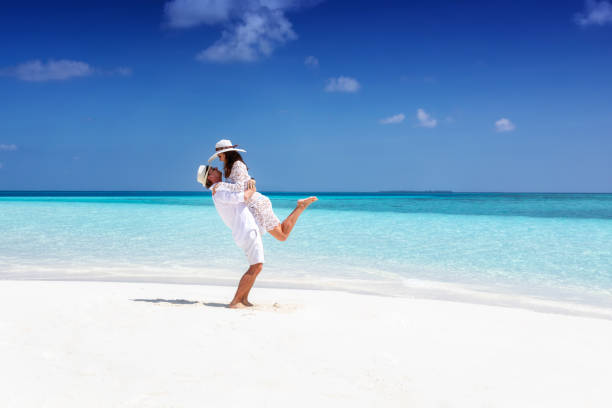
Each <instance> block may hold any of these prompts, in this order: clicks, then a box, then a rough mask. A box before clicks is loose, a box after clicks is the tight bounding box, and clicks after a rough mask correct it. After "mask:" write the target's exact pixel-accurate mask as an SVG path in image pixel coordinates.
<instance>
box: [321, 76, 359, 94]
mask: <svg viewBox="0 0 612 408" xmlns="http://www.w3.org/2000/svg"><path fill="white" fill-rule="evenodd" d="M359 88H361V85H360V84H359V82H357V80H356V79H355V78H349V77H344V76H339V77H338V78H329V79H328V80H327V85H326V86H325V91H327V92H357V91H358V90H359Z"/></svg>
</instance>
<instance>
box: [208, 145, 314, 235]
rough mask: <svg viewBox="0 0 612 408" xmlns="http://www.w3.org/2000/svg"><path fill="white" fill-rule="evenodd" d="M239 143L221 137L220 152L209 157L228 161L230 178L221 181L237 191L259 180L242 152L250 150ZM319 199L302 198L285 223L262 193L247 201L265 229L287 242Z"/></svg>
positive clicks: (218, 146) (226, 164)
mask: <svg viewBox="0 0 612 408" xmlns="http://www.w3.org/2000/svg"><path fill="white" fill-rule="evenodd" d="M237 146H238V145H232V142H231V141H229V140H220V141H219V142H218V143H217V145H216V146H215V149H216V153H215V154H214V155H213V156H212V157H211V158H210V159H209V160H208V161H209V162H210V161H212V160H214V158H215V157H219V160H221V161H222V162H223V164H224V168H223V175H224V176H225V180H226V182H224V183H219V184H222V185H223V186H224V187H226V188H228V189H230V190H231V191H234V192H240V191H244V190H245V189H247V188H248V187H249V186H250V184H251V183H253V184H254V183H255V180H253V179H251V176H250V175H249V171H248V168H247V166H246V164H245V163H244V160H243V159H242V156H241V155H240V153H239V152H246V151H245V150H242V149H237V148H236V147H237ZM213 193H214V189H213ZM317 200H318V198H317V197H308V198H304V199H301V200H298V201H297V206H296V207H295V209H294V210H293V211H292V212H291V214H289V216H288V217H287V218H286V219H285V220H284V221H283V222H282V223H281V222H280V220H279V219H278V217H276V215H275V214H274V211H273V210H272V203H271V202H270V199H269V198H268V197H266V196H265V195H263V194H261V193H259V192H256V193H254V194H253V195H252V196H251V198H250V199H249V200H248V201H247V207H248V208H249V211H250V212H251V214H253V217H254V218H255V221H256V222H257V225H258V226H259V228H260V229H261V230H262V231H264V232H265V231H268V233H270V235H272V236H273V237H274V238H276V239H278V240H279V241H286V240H287V238H288V237H289V234H290V233H291V230H292V229H293V227H294V226H295V223H296V222H297V219H298V218H299V216H300V215H301V214H302V212H304V210H305V209H306V208H307V207H308V206H309V205H310V204H312V203H313V202H315V201H317Z"/></svg>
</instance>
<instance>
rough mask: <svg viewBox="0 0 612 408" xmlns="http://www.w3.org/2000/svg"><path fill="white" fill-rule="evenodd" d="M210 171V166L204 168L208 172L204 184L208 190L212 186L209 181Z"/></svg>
mask: <svg viewBox="0 0 612 408" xmlns="http://www.w3.org/2000/svg"><path fill="white" fill-rule="evenodd" d="M210 170H212V166H206V171H208V174H207V175H206V182H205V184H204V185H205V186H206V188H210V186H212V181H210V180H209V177H210Z"/></svg>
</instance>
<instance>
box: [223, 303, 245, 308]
mask: <svg viewBox="0 0 612 408" xmlns="http://www.w3.org/2000/svg"><path fill="white" fill-rule="evenodd" d="M244 306H245V305H243V304H242V303H241V302H236V303H230V304H229V305H227V307H229V308H230V309H242V308H243V307H244Z"/></svg>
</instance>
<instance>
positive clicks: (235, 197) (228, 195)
mask: <svg viewBox="0 0 612 408" xmlns="http://www.w3.org/2000/svg"><path fill="white" fill-rule="evenodd" d="M215 187H216V186H213V188H212V193H213V196H214V197H213V199H214V200H215V201H216V202H218V203H220V204H239V203H244V191H239V192H236V193H235V192H232V191H227V190H222V189H221V190H219V191H217V189H216V188H215Z"/></svg>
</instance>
